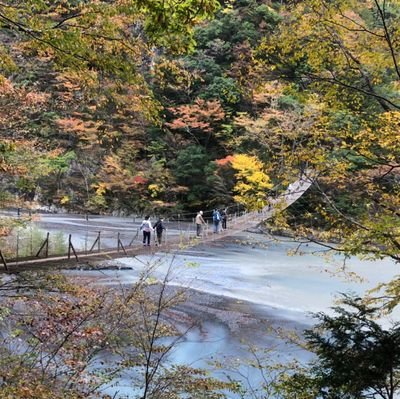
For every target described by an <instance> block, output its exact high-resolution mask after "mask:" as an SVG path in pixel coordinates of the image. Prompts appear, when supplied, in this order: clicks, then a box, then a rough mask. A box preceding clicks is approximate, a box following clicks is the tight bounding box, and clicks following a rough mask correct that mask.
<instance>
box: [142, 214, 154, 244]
mask: <svg viewBox="0 0 400 399" xmlns="http://www.w3.org/2000/svg"><path fill="white" fill-rule="evenodd" d="M140 230H142V231H143V245H144V246H146V245H147V246H148V247H149V246H150V238H151V232H152V231H154V230H153V227H152V225H151V221H150V216H145V218H144V220H143V222H142V224H141V225H140Z"/></svg>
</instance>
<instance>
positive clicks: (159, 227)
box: [153, 220, 164, 234]
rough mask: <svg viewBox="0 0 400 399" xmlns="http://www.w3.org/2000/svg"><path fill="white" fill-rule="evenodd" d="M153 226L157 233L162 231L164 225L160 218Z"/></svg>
mask: <svg viewBox="0 0 400 399" xmlns="http://www.w3.org/2000/svg"><path fill="white" fill-rule="evenodd" d="M153 227H154V229H155V230H156V231H157V233H159V234H160V233H162V231H163V229H164V227H163V225H162V222H161V221H160V220H158V221H157V222H156V224H155V225H154V226H153Z"/></svg>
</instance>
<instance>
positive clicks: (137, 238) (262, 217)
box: [0, 174, 313, 272]
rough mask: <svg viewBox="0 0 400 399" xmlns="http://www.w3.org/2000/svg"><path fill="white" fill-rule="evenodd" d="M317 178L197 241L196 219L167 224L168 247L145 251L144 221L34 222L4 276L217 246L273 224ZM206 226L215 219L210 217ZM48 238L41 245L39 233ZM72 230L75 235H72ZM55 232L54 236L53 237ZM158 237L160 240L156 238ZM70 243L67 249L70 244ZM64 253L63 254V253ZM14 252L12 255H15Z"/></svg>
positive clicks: (8, 258) (17, 242)
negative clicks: (204, 246) (8, 273)
mask: <svg viewBox="0 0 400 399" xmlns="http://www.w3.org/2000/svg"><path fill="white" fill-rule="evenodd" d="M312 183H313V178H312V177H311V176H309V175H307V174H303V175H302V176H301V177H300V178H299V179H298V180H297V181H295V182H293V183H291V184H289V186H288V187H287V189H286V190H285V191H284V192H282V193H281V194H280V195H278V196H276V197H269V198H267V200H266V203H267V205H266V206H265V207H264V208H262V209H261V210H257V211H251V212H238V211H237V212H230V213H229V214H228V221H227V223H228V228H227V229H225V230H221V231H219V233H218V234H216V233H213V231H212V228H210V225H209V223H207V224H206V225H205V226H204V228H203V232H202V235H201V237H200V238H199V237H197V236H196V226H195V224H194V218H193V219H192V220H187V218H184V219H182V220H181V219H180V218H181V217H182V218H183V216H184V215H178V217H177V218H176V219H175V220H170V221H168V220H167V230H166V232H165V233H164V234H163V237H164V242H163V243H162V246H160V247H156V246H155V245H152V246H150V247H143V245H142V241H141V234H140V231H139V224H140V223H139V222H140V221H141V219H137V220H136V218H125V219H118V218H115V219H112V218H109V219H102V218H101V217H90V220H89V218H88V217H86V218H85V219H84V220H83V219H82V216H80V215H73V216H69V217H66V218H65V219H64V223H63V224H58V222H59V221H60V216H58V215H50V216H46V215H44V216H43V221H37V222H34V221H31V222H30V224H29V227H25V228H24V229H19V230H18V231H17V234H16V235H14V236H13V237H12V239H11V241H12V242H10V240H9V242H8V245H7V249H8V251H6V250H4V249H2V248H0V265H1V264H2V266H3V267H2V268H0V270H2V271H5V272H16V271H19V270H24V269H27V268H28V269H34V268H35V266H37V267H44V266H46V267H49V266H52V265H62V266H64V265H67V264H71V263H75V264H76V263H77V262H82V263H84V262H87V261H89V260H100V259H102V260H104V259H107V258H115V257H119V256H135V255H139V254H146V253H147V254H148V253H154V252H155V251H164V252H166V251H172V250H179V249H183V248H188V247H192V246H195V245H198V244H199V243H202V244H205V245H212V242H213V241H216V240H219V239H221V238H224V237H227V236H232V235H235V234H238V233H240V232H242V231H246V230H249V229H252V228H255V227H257V226H258V225H259V224H260V223H262V222H263V221H266V220H268V219H270V218H272V217H273V216H274V215H275V214H277V213H279V212H282V211H283V210H284V209H286V208H287V207H289V206H290V205H291V204H293V203H294V202H295V201H297V200H298V199H299V198H300V197H301V196H302V195H303V194H304V193H305V192H306V191H307V190H308V189H309V188H310V186H311V185H312ZM205 219H206V220H208V219H209V218H207V217H205ZM35 226H40V229H41V230H42V234H43V231H46V229H47V230H48V231H47V234H46V235H45V236H44V237H43V236H42V237H41V240H38V237H35V235H36V236H37V235H38V230H37V228H36V227H35ZM68 230H69V231H71V233H68ZM50 231H51V232H50ZM153 236H154V234H153ZM65 240H67V243H66V244H65ZM57 247H58V248H57ZM10 249H11V250H10Z"/></svg>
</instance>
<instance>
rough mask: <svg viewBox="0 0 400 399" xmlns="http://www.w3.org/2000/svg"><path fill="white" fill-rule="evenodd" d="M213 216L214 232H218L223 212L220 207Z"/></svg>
mask: <svg viewBox="0 0 400 399" xmlns="http://www.w3.org/2000/svg"><path fill="white" fill-rule="evenodd" d="M212 218H213V226H214V233H217V234H218V233H219V228H220V223H221V214H220V213H219V210H218V209H214V211H213V214H212Z"/></svg>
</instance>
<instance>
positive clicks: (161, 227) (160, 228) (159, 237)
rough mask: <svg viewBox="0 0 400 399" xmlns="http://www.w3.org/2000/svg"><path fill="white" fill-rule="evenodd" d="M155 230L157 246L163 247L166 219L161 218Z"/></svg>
mask: <svg viewBox="0 0 400 399" xmlns="http://www.w3.org/2000/svg"><path fill="white" fill-rule="evenodd" d="M154 230H155V231H156V235H157V237H156V245H161V242H162V235H163V231H164V230H166V229H165V226H164V218H159V219H158V220H157V222H156V223H155V225H154Z"/></svg>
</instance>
